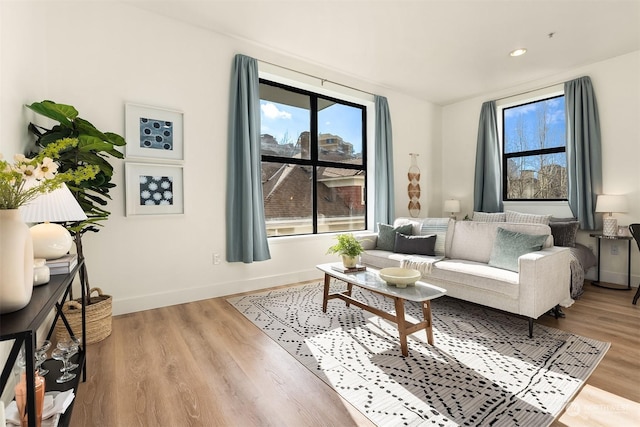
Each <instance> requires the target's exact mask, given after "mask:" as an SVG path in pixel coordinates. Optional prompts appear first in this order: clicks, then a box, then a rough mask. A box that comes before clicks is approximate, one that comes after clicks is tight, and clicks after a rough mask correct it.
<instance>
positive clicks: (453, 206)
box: [444, 200, 460, 213]
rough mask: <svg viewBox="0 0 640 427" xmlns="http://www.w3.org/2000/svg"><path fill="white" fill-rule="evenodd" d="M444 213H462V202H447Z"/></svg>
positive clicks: (445, 202)
mask: <svg viewBox="0 0 640 427" xmlns="http://www.w3.org/2000/svg"><path fill="white" fill-rule="evenodd" d="M444 211H445V212H451V213H457V212H460V200H445V201H444Z"/></svg>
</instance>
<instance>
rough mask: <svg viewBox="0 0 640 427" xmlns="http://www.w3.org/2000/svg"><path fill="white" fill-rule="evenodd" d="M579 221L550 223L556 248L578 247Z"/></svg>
mask: <svg viewBox="0 0 640 427" xmlns="http://www.w3.org/2000/svg"><path fill="white" fill-rule="evenodd" d="M579 225H580V223H579V222H578V221H570V222H550V223H549V227H551V235H553V244H554V245H555V246H566V247H568V248H575V247H576V234H577V233H578V227H579Z"/></svg>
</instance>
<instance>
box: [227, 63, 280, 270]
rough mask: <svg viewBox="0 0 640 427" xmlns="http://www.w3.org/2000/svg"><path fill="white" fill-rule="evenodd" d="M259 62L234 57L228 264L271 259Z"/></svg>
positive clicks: (228, 181) (228, 190)
mask: <svg viewBox="0 0 640 427" xmlns="http://www.w3.org/2000/svg"><path fill="white" fill-rule="evenodd" d="M261 175H262V174H261V164H260V92H259V80H258V62H257V61H256V60H255V59H254V58H250V57H248V56H244V55H236V57H235V61H234V64H233V72H232V80H231V103H230V108H229V141H228V153H227V261H229V262H245V263H251V262H253V261H264V260H267V259H270V258H271V255H270V253H269V243H268V241H267V228H266V224H265V216H264V204H263V200H262V181H261Z"/></svg>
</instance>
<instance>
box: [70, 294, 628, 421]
mask: <svg viewBox="0 0 640 427" xmlns="http://www.w3.org/2000/svg"><path fill="white" fill-rule="evenodd" d="M585 289H586V292H585V294H584V296H583V297H582V299H580V300H578V301H576V303H575V304H574V305H573V307H571V308H569V309H565V313H566V318H564V319H559V320H556V319H554V318H552V317H550V316H544V317H543V318H541V319H540V320H539V322H540V323H543V324H545V325H548V326H553V327H556V328H559V329H566V330H569V331H571V332H574V333H576V334H580V335H583V336H587V337H591V338H595V339H598V340H602V341H608V342H611V348H610V350H609V351H608V353H607V355H606V356H605V358H604V360H603V361H602V362H601V363H600V365H599V366H598V368H597V369H596V370H595V372H594V373H593V374H592V375H591V377H590V378H589V380H588V381H587V384H586V386H585V387H584V388H583V389H582V391H581V392H580V393H579V394H578V395H577V397H576V398H575V399H574V403H573V404H572V405H570V406H569V407H568V409H567V410H566V411H565V413H564V414H563V415H561V417H560V418H559V420H557V421H556V422H555V423H554V424H553V425H554V426H556V427H558V426H627V425H634V424H635V425H637V424H636V423H637V421H638V420H639V419H640V409H639V408H640V404H639V403H638V402H640V306H633V305H632V304H631V299H632V296H633V293H631V292H619V291H610V290H604V289H600V288H596V287H594V286H591V285H590V284H585ZM372 425H373V424H372V423H371V422H370V421H369V420H368V419H367V418H365V417H364V416H363V415H361V414H360V413H359V412H358V411H357V410H355V409H354V408H352V407H351V406H350V405H349V404H348V403H346V402H345V401H343V400H342V399H341V398H340V397H339V396H338V394H337V393H335V392H333V391H332V390H331V389H330V387H329V386H327V385H326V384H325V383H324V382H322V381H321V380H320V379H318V378H317V377H316V376H315V375H313V374H312V373H311V372H310V371H308V370H307V369H306V368H304V367H303V366H302V365H300V364H299V363H298V362H296V361H295V360H294V359H293V357H291V356H290V355H289V354H288V353H287V352H286V351H285V350H283V349H282V348H281V347H280V346H279V345H277V344H276V343H275V342H273V341H272V340H271V339H270V338H268V337H267V336H266V335H265V334H263V333H262V332H261V331H260V330H259V329H257V328H256V327H255V326H253V324H252V323H251V322H249V321H248V320H246V319H245V318H244V316H242V315H241V314H239V313H238V312H237V311H236V310H235V309H234V308H233V307H232V306H230V305H229V304H228V303H227V302H226V301H225V298H215V299H210V300H205V301H198V302H193V303H189V304H183V305H177V306H172V307H166V308H161V309H156V310H149V311H144V312H138V313H133V314H128V315H123V316H117V317H115V318H114V319H113V333H112V335H111V336H110V337H109V338H107V339H106V340H104V341H102V342H100V343H97V344H91V345H90V346H89V347H88V377H87V382H86V383H83V384H81V385H80V388H79V390H78V394H77V397H76V402H75V406H74V412H73V416H72V421H71V426H72V427H85V426H110V427H112V426H113V427H120V426H122V427H130V426H153V427H156V426H171V427H173V426H234V427H235V426H238V427H244V426H372Z"/></svg>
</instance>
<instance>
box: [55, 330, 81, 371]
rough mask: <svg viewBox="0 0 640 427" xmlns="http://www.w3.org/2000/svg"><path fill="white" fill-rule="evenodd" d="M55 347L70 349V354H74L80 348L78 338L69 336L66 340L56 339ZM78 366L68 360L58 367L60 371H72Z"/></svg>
mask: <svg viewBox="0 0 640 427" xmlns="http://www.w3.org/2000/svg"><path fill="white" fill-rule="evenodd" d="M56 347H57V348H59V349H60V350H66V351H72V354H71V355H74V354H76V353H77V352H78V350H79V349H80V340H79V339H77V338H76V337H71V338H69V339H68V340H63V341H58V344H57V345H56ZM69 357H71V356H69ZM78 366H79V365H78V364H77V363H73V362H69V363H68V364H67V365H63V366H62V368H60V372H65V371H73V370H74V369H76V368H77V367H78Z"/></svg>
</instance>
